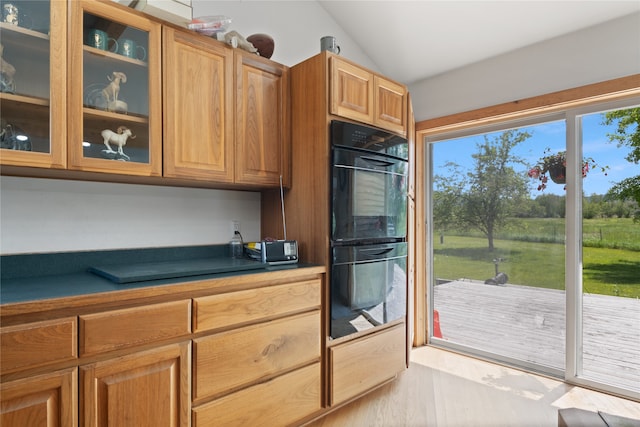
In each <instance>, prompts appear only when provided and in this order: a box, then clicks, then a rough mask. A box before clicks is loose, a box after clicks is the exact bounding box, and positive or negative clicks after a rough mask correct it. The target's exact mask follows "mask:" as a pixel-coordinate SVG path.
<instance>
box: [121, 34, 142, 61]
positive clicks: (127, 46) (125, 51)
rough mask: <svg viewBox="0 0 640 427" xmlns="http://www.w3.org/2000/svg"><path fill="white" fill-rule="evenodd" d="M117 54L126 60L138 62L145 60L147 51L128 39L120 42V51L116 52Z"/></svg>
mask: <svg viewBox="0 0 640 427" xmlns="http://www.w3.org/2000/svg"><path fill="white" fill-rule="evenodd" d="M118 53H120V55H124V56H126V57H127V58H134V59H139V60H140V61H144V60H145V59H147V50H146V49H145V48H144V47H142V46H140V45H137V44H136V42H134V41H133V40H130V39H124V40H120V49H119V50H118Z"/></svg>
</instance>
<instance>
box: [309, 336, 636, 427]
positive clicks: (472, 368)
mask: <svg viewBox="0 0 640 427" xmlns="http://www.w3.org/2000/svg"><path fill="white" fill-rule="evenodd" d="M411 360H412V361H411V365H410V368H409V369H408V370H407V371H405V372H403V373H402V374H401V375H400V376H399V377H398V379H396V380H395V381H393V382H391V383H389V384H386V385H385V386H383V387H381V388H379V389H377V390H375V391H373V392H371V393H370V394H369V395H367V396H365V397H363V398H361V399H359V400H357V401H355V402H352V403H351V404H349V405H347V406H345V407H343V408H340V409H338V410H336V411H335V412H332V413H330V414H329V415H327V416H326V417H324V418H322V419H320V420H317V421H314V422H313V423H311V424H309V427H330V426H340V427H343V426H348V427H376V426H379V427H400V426H415V427H466V426H469V427H481V426H487V427H488V426H491V427H502V426H509V427H535V426H540V427H552V426H557V425H558V421H557V420H558V409H562V408H570V407H576V408H580V409H585V410H600V411H603V412H608V413H611V414H615V415H619V416H624V417H629V418H634V419H638V420H639V421H638V422H639V423H640V403H638V402H634V401H630V400H625V399H621V398H618V397H615V396H610V395H607V394H603V393H598V392H595V391H591V390H587V389H583V388H580V387H575V386H571V385H568V384H565V383H563V382H561V381H557V380H555V379H550V378H547V377H542V376H537V375H533V374H529V373H525V372H522V371H519V370H516V369H511V368H508V367H504V366H500V365H496V364H493V363H488V362H484V361H481V360H477V359H474V358H470V357H467V356H462V355H459V354H456V353H452V352H448V351H445V350H440V349H437V348H434V347H420V348H417V349H414V350H413V351H412V353H411Z"/></svg>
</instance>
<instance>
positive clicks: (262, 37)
mask: <svg viewBox="0 0 640 427" xmlns="http://www.w3.org/2000/svg"><path fill="white" fill-rule="evenodd" d="M247 41H248V42H250V43H251V44H252V45H253V46H255V48H256V49H258V53H259V54H260V56H262V57H264V58H271V55H273V51H274V49H275V42H274V41H273V38H272V37H271V36H270V35H268V34H252V35H250V36H249V37H247Z"/></svg>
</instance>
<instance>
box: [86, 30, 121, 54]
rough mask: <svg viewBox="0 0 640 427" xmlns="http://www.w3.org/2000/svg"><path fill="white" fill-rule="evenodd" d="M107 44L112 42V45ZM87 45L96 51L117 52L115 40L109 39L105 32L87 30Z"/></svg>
mask: <svg viewBox="0 0 640 427" xmlns="http://www.w3.org/2000/svg"><path fill="white" fill-rule="evenodd" d="M109 42H112V44H111V45H109ZM87 45H89V46H91V47H95V48H96V49H101V50H110V51H111V52H117V51H118V42H117V41H116V39H113V38H111V37H109V36H108V35H107V33H106V32H105V31H102V30H97V29H95V28H93V29H91V30H89V34H88V36H87Z"/></svg>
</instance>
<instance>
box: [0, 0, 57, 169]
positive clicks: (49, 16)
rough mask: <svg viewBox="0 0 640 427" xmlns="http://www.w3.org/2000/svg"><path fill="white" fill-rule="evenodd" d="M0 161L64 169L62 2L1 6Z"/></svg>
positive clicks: (15, 1) (18, 1)
mask: <svg viewBox="0 0 640 427" xmlns="http://www.w3.org/2000/svg"><path fill="white" fill-rule="evenodd" d="M0 17H1V18H0V147H1V148H0V163H2V164H3V165H13V166H35V167H44V168H64V167H65V166H66V157H67V156H66V146H65V144H66V129H67V103H66V99H67V98H66V96H67V75H66V70H67V50H66V33H67V3H66V2H60V1H51V2H49V1H26V0H11V1H7V0H3V1H2V2H0Z"/></svg>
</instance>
